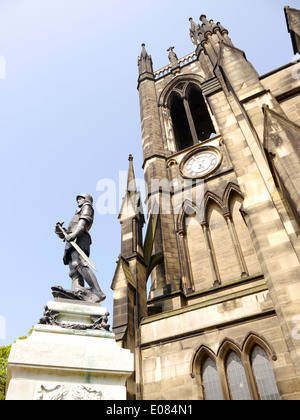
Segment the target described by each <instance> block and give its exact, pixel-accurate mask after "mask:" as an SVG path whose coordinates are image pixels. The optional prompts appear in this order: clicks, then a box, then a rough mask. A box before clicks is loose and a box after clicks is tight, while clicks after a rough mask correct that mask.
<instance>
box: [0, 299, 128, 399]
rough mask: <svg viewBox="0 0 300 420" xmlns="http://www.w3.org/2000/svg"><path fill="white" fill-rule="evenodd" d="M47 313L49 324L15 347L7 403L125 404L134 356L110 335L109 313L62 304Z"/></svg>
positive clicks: (50, 307) (50, 306) (55, 304)
mask: <svg viewBox="0 0 300 420" xmlns="http://www.w3.org/2000/svg"><path fill="white" fill-rule="evenodd" d="M45 309H46V310H45V314H44V316H45V318H46V320H47V322H48V323H41V324H39V325H36V326H35V327H34V330H33V332H32V335H31V336H30V337H29V338H28V339H26V340H18V341H17V342H16V343H14V344H13V346H12V349H11V353H10V356H9V360H8V370H7V383H8V388H7V396H6V399H7V400H21V399H22V400H49V399H50V400H93V399H96V400H126V380H127V379H128V378H129V376H130V375H131V374H132V372H133V370H134V367H133V363H134V362H133V355H132V354H131V353H130V351H129V350H125V349H122V348H120V347H119V346H118V345H117V343H116V341H115V336H114V334H113V333H111V332H109V331H108V328H107V325H106V324H105V322H103V320H105V319H106V320H107V317H106V315H107V312H106V309H105V308H102V307H101V306H100V305H99V304H98V305H93V304H86V303H80V302H79V303H77V302H74V301H63V300H61V301H55V302H48V305H47V307H46V308H45ZM49 319H51V320H52V321H51V322H52V325H49Z"/></svg>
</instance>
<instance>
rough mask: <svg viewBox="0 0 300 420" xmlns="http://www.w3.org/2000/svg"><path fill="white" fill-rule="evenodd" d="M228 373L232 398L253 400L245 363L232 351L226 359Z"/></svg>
mask: <svg viewBox="0 0 300 420" xmlns="http://www.w3.org/2000/svg"><path fill="white" fill-rule="evenodd" d="M226 373H227V379H228V386H229V389H230V395H231V399H232V400H251V397H250V393H249V388H248V384H247V378H246V374H245V369H244V366H243V363H242V361H241V359H240V358H239V356H238V355H237V354H236V353H235V352H234V351H231V352H230V353H229V355H228V357H227V360H226Z"/></svg>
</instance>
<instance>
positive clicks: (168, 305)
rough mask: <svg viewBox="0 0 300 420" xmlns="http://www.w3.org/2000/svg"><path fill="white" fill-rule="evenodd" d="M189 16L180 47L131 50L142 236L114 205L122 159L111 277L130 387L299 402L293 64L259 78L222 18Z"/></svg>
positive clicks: (145, 393)
mask: <svg viewBox="0 0 300 420" xmlns="http://www.w3.org/2000/svg"><path fill="white" fill-rule="evenodd" d="M285 13H286V16H287V22H293V25H294V26H293V28H299V24H300V15H299V11H297V10H295V9H289V8H286V9H285ZM189 22H190V29H189V34H190V38H191V41H192V43H193V46H194V51H193V52H192V53H190V54H188V55H186V56H185V57H183V58H181V59H178V57H177V55H176V52H175V47H170V48H169V49H168V59H169V61H170V63H169V64H167V65H166V66H165V67H163V68H162V69H160V70H158V71H154V70H153V63H152V58H151V56H150V55H149V54H148V52H147V50H146V47H145V45H144V44H143V45H142V52H141V55H140V57H139V59H138V71H139V77H138V91H139V98H140V114H141V128H142V147H143V169H144V174H145V183H146V192H147V196H146V197H145V198H146V207H147V234H146V238H145V240H144V243H142V239H141V233H142V225H143V223H144V220H143V217H142V215H141V207H140V206H136V205H135V206H132V207H131V210H130V211H129V212H127V213H126V215H124V214H123V209H124V202H125V201H126V200H127V201H126V202H128V199H129V201H130V202H131V203H132V202H133V201H132V200H133V198H132V197H135V198H134V200H137V199H138V200H140V197H139V195H138V193H137V192H136V188H135V183H134V182H133V175H132V174H133V167H132V166H131V164H132V162H131V161H130V167H129V175H128V179H130V180H131V184H132V185H133V188H132V189H131V191H130V189H129V188H128V191H127V192H126V197H127V199H124V200H125V201H124V202H123V205H122V209H121V212H120V221H121V223H122V241H121V255H120V257H119V262H118V267H117V270H116V275H115V278H114V281H113V285H112V288H113V290H114V310H115V314H114V331H115V332H116V333H117V337H118V340H119V344H120V345H122V346H124V347H127V348H130V349H131V350H132V351H133V352H134V353H135V358H136V365H135V369H136V371H135V375H136V376H135V378H134V379H133V382H134V385H132V384H131V387H130V389H131V391H130V397H131V398H138V399H153V400H159V399H172V400H175V399H179V400H189V399H225V400H226V399H227V400H230V399H232V400H236V399H249V400H251V399H252V400H257V399H300V383H299V380H300V313H299V308H300V261H299V260H300V148H299V137H300V127H299V124H300V96H299V94H300V76H299V77H297V76H298V75H299V73H300V71H299V73H298V70H299V63H295V62H294V63H290V64H288V65H286V66H284V67H281V68H279V69H276V70H274V71H272V72H270V73H268V74H266V75H263V76H260V75H259V74H258V73H257V72H256V70H255V69H254V67H253V66H252V64H251V63H250V62H249V61H248V60H247V57H246V54H245V52H244V51H242V50H241V49H239V48H238V47H237V46H236V45H235V43H233V42H232V40H231V39H230V37H229V31H228V30H227V29H225V28H224V27H223V26H222V25H221V23H220V22H217V23H215V22H214V21H213V20H208V19H207V17H206V16H205V15H201V16H200V20H199V23H196V22H195V21H194V20H193V19H192V18H190V19H189ZM289 30H290V27H289ZM294 33H295V32H293V34H294ZM298 37H299V36H298ZM295 39H296V41H297V40H298V38H297V37H295ZM296 41H294V47H295V45H296ZM297 45H298V44H297ZM297 66H298V67H297ZM297 69H298V70H297ZM135 203H136V201H135ZM127 207H128V206H127ZM134 209H135V210H134ZM134 220H135V222H133V221H134ZM147 281H148V282H149V285H148V290H149V295H148V296H146V282H147ZM130 296H131V297H130Z"/></svg>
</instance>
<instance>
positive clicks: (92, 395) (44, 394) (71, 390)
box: [34, 384, 103, 401]
mask: <svg viewBox="0 0 300 420" xmlns="http://www.w3.org/2000/svg"><path fill="white" fill-rule="evenodd" d="M102 396H103V393H102V392H101V391H100V390H99V388H97V387H95V386H87V385H77V386H74V385H68V384H63V385H61V384H58V385H49V384H47V385H44V384H40V385H39V386H38V388H37V391H36V394H35V397H34V400H44V401H47V400H52V401H59V400H60V401H61V400H101V399H102Z"/></svg>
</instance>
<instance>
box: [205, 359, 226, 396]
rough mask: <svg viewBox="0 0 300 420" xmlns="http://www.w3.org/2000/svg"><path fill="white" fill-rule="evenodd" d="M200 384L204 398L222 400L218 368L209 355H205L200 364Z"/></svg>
mask: <svg viewBox="0 0 300 420" xmlns="http://www.w3.org/2000/svg"><path fill="white" fill-rule="evenodd" d="M202 384H203V388H204V398H205V400H213V401H214V400H216V401H217V400H223V393H222V388H221V383H220V378H219V373H218V369H217V366H216V363H215V362H214V361H213V360H212V359H211V358H210V357H206V358H205V360H204V362H203V365H202Z"/></svg>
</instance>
